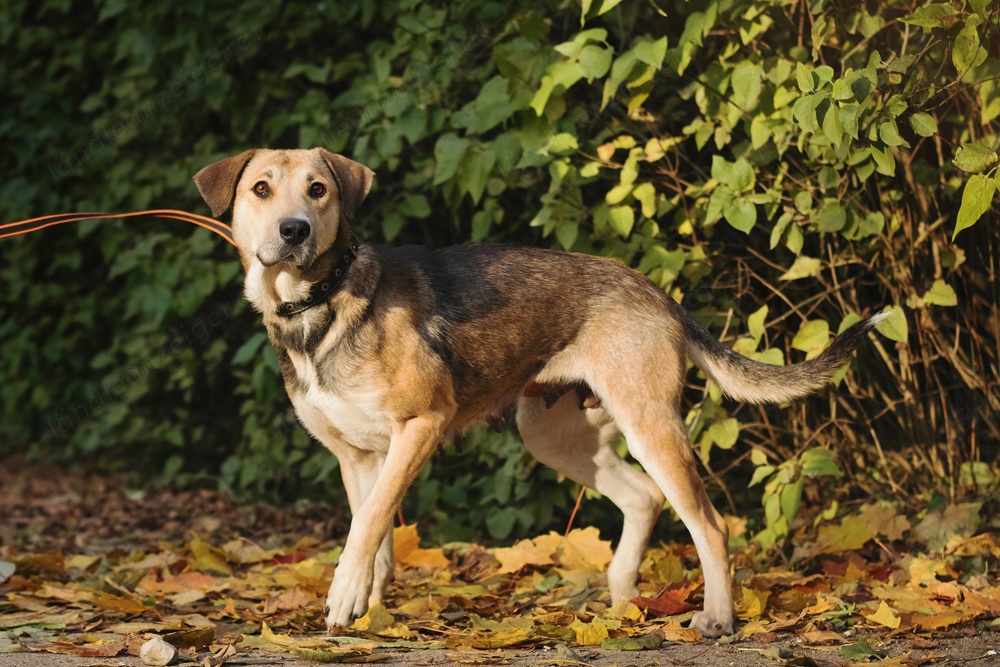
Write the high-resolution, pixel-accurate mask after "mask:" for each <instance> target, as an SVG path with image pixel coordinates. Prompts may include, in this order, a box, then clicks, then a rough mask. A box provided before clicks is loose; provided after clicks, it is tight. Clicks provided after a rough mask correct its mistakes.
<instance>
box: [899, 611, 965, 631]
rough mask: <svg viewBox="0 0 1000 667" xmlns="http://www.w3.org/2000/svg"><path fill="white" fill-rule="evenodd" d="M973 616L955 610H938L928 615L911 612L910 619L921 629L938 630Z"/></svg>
mask: <svg viewBox="0 0 1000 667" xmlns="http://www.w3.org/2000/svg"><path fill="white" fill-rule="evenodd" d="M975 616H976V615H975V614H963V613H961V612H957V611H939V612H937V613H935V614H930V615H924V614H913V616H912V617H911V619H910V621H911V622H912V623H913V625H914V626H916V627H918V628H920V629H921V630H940V629H941V628H946V627H948V626H949V625H955V624H956V623H961V622H962V621H968V620H970V619H972V618H974V617H975Z"/></svg>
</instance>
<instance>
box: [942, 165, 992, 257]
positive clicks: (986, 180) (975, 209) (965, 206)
mask: <svg viewBox="0 0 1000 667" xmlns="http://www.w3.org/2000/svg"><path fill="white" fill-rule="evenodd" d="M996 189H997V183H996V181H995V180H994V179H992V178H990V177H989V176H986V175H985V174H973V175H972V176H970V177H969V180H968V182H966V184H965V190H964V191H963V192H962V205H961V207H959V209H958V222H957V223H956V225H955V232H954V233H953V234H952V235H951V240H952V241H954V240H955V237H956V236H958V233H959V232H960V231H962V230H963V229H967V228H969V227H971V226H972V225H974V224H976V222H978V220H979V218H981V217H982V216H983V214H984V213H986V211H988V210H989V208H990V206H991V204H992V203H993V193H994V192H996Z"/></svg>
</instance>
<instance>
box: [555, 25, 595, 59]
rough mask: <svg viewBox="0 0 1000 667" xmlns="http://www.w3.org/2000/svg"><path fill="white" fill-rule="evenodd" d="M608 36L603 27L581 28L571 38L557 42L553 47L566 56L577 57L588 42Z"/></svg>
mask: <svg viewBox="0 0 1000 667" xmlns="http://www.w3.org/2000/svg"><path fill="white" fill-rule="evenodd" d="M607 38H608V31H607V30H605V29H604V28H590V29H589V30H581V31H580V32H578V33H576V34H575V35H573V39H571V40H570V41H568V42H563V43H562V44H557V45H555V46H554V47H553V48H554V49H555V50H556V51H558V52H559V53H561V54H563V55H564V56H566V57H567V58H579V56H580V53H581V52H582V51H583V48H584V47H585V46H586V45H587V44H589V43H590V42H603V41H605V40H606V39H607Z"/></svg>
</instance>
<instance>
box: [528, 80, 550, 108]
mask: <svg viewBox="0 0 1000 667" xmlns="http://www.w3.org/2000/svg"><path fill="white" fill-rule="evenodd" d="M555 85H556V82H555V79H553V78H552V77H551V76H544V77H542V83H541V85H540V86H539V87H538V91H537V92H536V93H535V96H534V97H532V98H531V104H529V105H528V106H530V107H531V108H532V109H534V110H535V115H536V116H541V115H542V114H543V113H544V112H545V105H546V104H548V103H549V97H550V96H551V95H552V89H553V88H555Z"/></svg>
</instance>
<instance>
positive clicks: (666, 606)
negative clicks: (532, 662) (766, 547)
mask: <svg viewBox="0 0 1000 667" xmlns="http://www.w3.org/2000/svg"><path fill="white" fill-rule="evenodd" d="M979 511H980V506H979V505H978V504H965V505H956V506H950V507H939V508H936V509H934V510H933V511H928V512H925V513H924V514H923V515H920V516H919V517H918V518H914V519H911V518H908V517H906V516H905V515H903V514H901V513H900V512H899V511H897V510H896V509H894V508H892V507H890V506H888V505H874V504H873V505H867V506H863V507H861V508H859V509H858V511H857V512H856V513H854V514H850V515H847V516H845V517H843V518H841V519H840V520H836V521H828V522H826V523H821V524H820V525H818V526H816V527H814V528H809V527H808V526H807V527H804V528H802V529H800V530H799V532H797V533H795V534H794V536H793V539H792V542H793V547H794V553H793V558H792V560H791V561H790V563H789V565H788V567H785V568H782V567H772V568H770V569H769V568H768V567H767V565H766V563H767V561H766V560H765V557H766V555H765V554H761V553H760V552H759V551H755V550H754V547H753V545H752V544H750V545H748V546H746V547H743V548H741V549H738V550H736V551H735V552H734V555H733V560H734V564H735V570H736V581H735V584H734V593H735V597H736V611H737V615H738V618H739V619H741V626H740V630H739V635H737V637H736V638H735V640H736V641H739V640H740V639H745V638H753V639H755V640H757V641H765V642H769V641H773V640H774V638H776V637H779V636H780V635H779V633H788V634H792V633H794V634H795V635H797V636H798V637H799V638H800V639H801V640H802V642H803V643H804V645H807V646H814V647H824V646H825V647H829V646H840V645H845V644H849V640H848V639H846V637H848V636H851V635H852V633H854V632H856V631H857V630H858V629H863V631H864V632H865V633H868V634H869V635H875V636H877V635H879V634H882V635H887V636H900V635H901V634H902V633H907V634H908V636H913V634H912V633H920V634H919V636H921V637H927V638H930V637H934V636H936V635H937V634H939V633H943V632H952V631H954V630H956V629H960V628H968V627H969V626H970V625H971V624H972V623H975V622H981V623H982V622H985V621H986V620H988V619H992V618H996V617H998V616H1000V588H998V587H997V580H996V576H995V572H996V571H997V565H998V562H997V561H998V559H1000V539H998V538H997V536H996V535H995V534H993V533H980V534H976V532H977V530H978V529H979V527H980V519H979ZM215 523H218V522H214V523H213V522H208V521H205V520H201V521H199V522H198V524H197V525H198V526H200V527H205V526H212V525H215ZM213 535H217V537H216V538H213V537H212V536H213ZM20 548H22V545H21V544H18V546H17V548H15V546H14V544H13V543H10V542H5V543H4V546H0V653H10V652H17V651H22V650H27V649H30V650H34V651H46V652H53V653H65V654H70V655H75V656H83V657H93V658H113V657H117V656H121V655H126V654H129V655H139V651H140V648H141V646H142V645H143V644H144V643H145V642H147V641H149V640H150V639H152V638H154V637H157V638H159V639H160V640H162V641H163V642H166V643H167V644H170V645H171V646H174V647H176V648H177V649H178V650H179V651H180V656H181V658H182V659H184V660H193V661H196V662H197V664H199V665H201V664H206V665H210V666H217V665H222V664H224V663H225V662H226V661H227V660H229V659H230V658H231V657H233V656H234V655H237V653H238V652H246V651H254V650H255V651H266V652H275V653H285V654H291V655H295V656H297V657H299V658H302V659H306V660H311V661H315V662H348V663H354V662H372V661H378V660H382V659H384V658H385V657H386V654H385V653H376V652H375V651H377V650H382V651H384V650H385V649H386V648H392V649H399V650H403V649H411V648H425V649H426V648H437V649H447V650H449V651H453V652H454V653H450V654H449V655H455V656H459V657H457V658H455V659H454V660H453V661H455V662H464V663H467V664H503V662H504V659H503V658H502V657H498V656H497V655H496V654H495V653H492V652H493V651H496V650H498V649H509V648H512V647H514V648H516V647H533V646H556V647H563V648H564V649H565V651H567V655H569V654H570V653H571V651H570V650H569V649H568V648H565V647H566V645H567V644H568V645H572V646H577V647H595V648H596V647H601V648H604V649H608V650H620V651H631V650H642V649H655V648H658V647H659V646H660V645H661V644H662V643H663V642H672V643H676V642H698V641H701V640H702V638H701V636H700V634H699V633H698V632H696V631H694V630H691V629H690V628H687V627H686V625H687V622H688V621H689V620H690V617H691V614H692V613H693V612H694V611H695V610H697V609H698V608H700V606H701V605H702V603H703V600H702V594H703V593H702V589H703V582H702V576H701V572H700V570H699V569H698V562H697V559H696V554H695V552H694V549H693V547H692V546H691V545H690V544H681V545H660V546H656V547H653V548H651V549H649V550H648V552H647V554H646V557H645V559H644V561H643V564H642V567H641V572H640V575H641V576H640V580H639V582H638V586H639V590H640V595H639V597H636V598H634V599H633V600H632V601H631V602H623V603H619V604H617V605H614V606H612V605H611V601H610V598H609V594H608V591H607V582H606V575H605V574H604V573H605V571H606V570H607V566H608V564H609V562H610V560H611V556H612V551H611V544H610V542H609V541H608V540H604V539H601V536H600V534H599V532H598V531H597V530H596V529H594V528H585V529H582V530H574V531H572V532H570V533H569V534H568V535H560V534H557V533H554V532H553V533H549V534H547V535H542V536H539V537H536V538H533V539H529V540H521V541H519V542H517V543H515V544H513V545H511V546H509V547H503V548H496V549H486V548H484V547H482V546H480V545H476V544H451V545H448V546H447V547H445V548H425V547H422V546H421V544H420V535H419V533H418V531H417V529H416V527H415V526H412V525H411V526H401V527H399V528H396V529H395V531H394V550H395V556H396V561H397V568H396V572H395V575H396V579H395V582H394V583H393V585H392V587H391V589H390V591H389V595H388V597H387V599H386V600H385V604H384V605H383V604H378V605H375V606H373V607H372V608H371V609H370V610H369V611H368V613H367V614H365V615H364V616H363V617H361V618H359V619H357V620H356V621H355V622H354V624H353V626H352V627H351V629H350V635H351V636H345V637H329V636H324V634H323V633H324V632H325V627H324V625H323V616H324V613H323V602H324V599H325V595H326V591H327V588H328V587H329V584H330V581H331V579H332V577H333V573H334V571H335V568H336V562H337V558H338V557H339V553H340V549H339V546H337V545H334V544H331V543H329V542H323V541H321V540H319V539H317V538H315V537H314V536H308V535H307V536H295V537H294V538H293V539H287V537H286V538H285V539H268V538H260V537H259V536H254V537H252V538H251V537H246V536H240V535H235V536H234V535H232V534H224V533H223V534H217V533H212V532H208V533H202V534H201V536H199V535H194V534H193V533H188V534H186V535H185V536H184V537H183V538H181V539H163V538H162V535H160V536H157V537H152V536H149V537H142V536H141V535H139V536H136V539H135V541H134V543H133V544H132V545H131V546H127V545H125V544H123V543H116V544H115V546H112V547H110V548H106V549H98V550H92V549H90V550H83V549H80V550H74V549H69V548H67V549H64V550H53V551H51V552H47V551H34V552H32V551H26V552H21V551H20V550H19V549H20ZM862 644H863V643H862V642H859V641H855V642H854V644H853V645H852V646H854V648H852V649H849V650H848V652H849V653H850V652H851V651H853V652H854V653H852V655H854V654H855V653H856V654H857V655H858V656H859V657H857V658H855V659H857V660H861V659H863V658H864V657H865V656H869V657H870V656H871V655H874V654H869V653H866V652H865V649H864V647H863V646H862ZM864 646H868V644H864ZM869 648H870V646H869ZM826 650H831V649H826ZM776 655H778V654H776ZM491 656H492V657H491ZM459 658H461V659H459ZM794 659H795V660H798V658H794ZM560 660H563V661H564V662H565V660H570V661H572V659H571V658H566V659H562V658H555V659H553V662H554V663H559V661H560ZM782 660H785V659H782ZM786 662H787V660H786ZM905 662H906V661H905V660H904V661H903V663H900V664H904V663H905ZM802 664H805V663H804V662H803V663H802Z"/></svg>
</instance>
